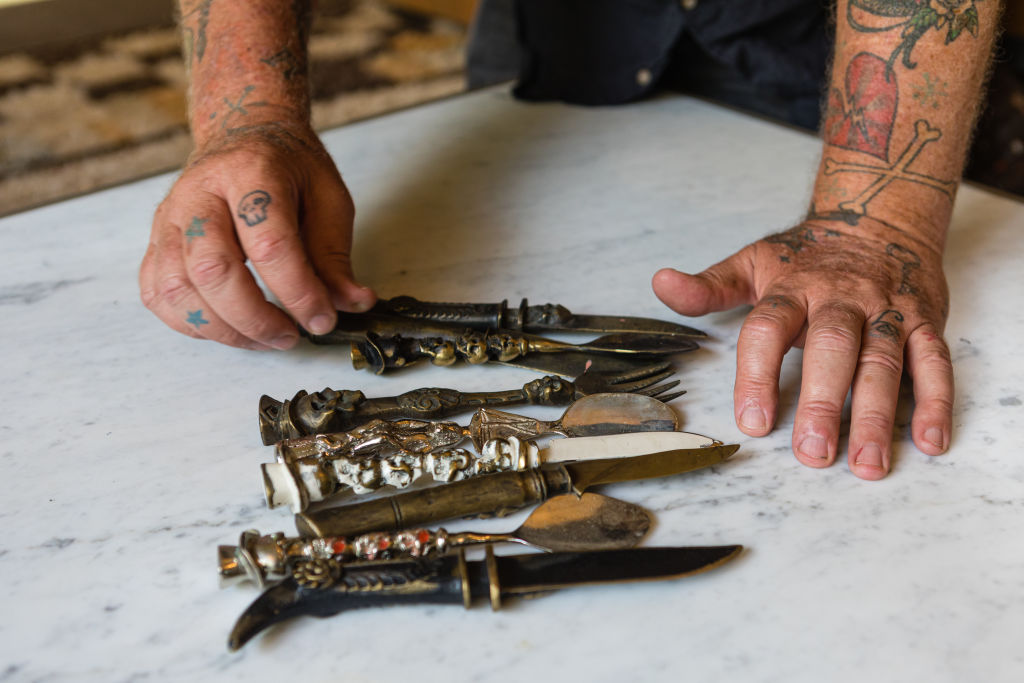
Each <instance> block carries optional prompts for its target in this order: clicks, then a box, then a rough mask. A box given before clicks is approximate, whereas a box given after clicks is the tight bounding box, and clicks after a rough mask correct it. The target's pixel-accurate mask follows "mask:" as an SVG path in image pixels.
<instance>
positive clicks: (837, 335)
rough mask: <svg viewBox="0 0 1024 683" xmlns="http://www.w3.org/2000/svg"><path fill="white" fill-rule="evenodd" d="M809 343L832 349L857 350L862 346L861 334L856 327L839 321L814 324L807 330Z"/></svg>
mask: <svg viewBox="0 0 1024 683" xmlns="http://www.w3.org/2000/svg"><path fill="white" fill-rule="evenodd" d="M807 339H808V345H810V344H812V343H813V344H814V346H817V347H820V348H823V349H826V350H831V351H846V352H849V351H855V350H856V349H857V348H859V347H860V334H859V330H858V329H857V328H856V327H851V326H846V325H844V324H842V323H837V322H826V323H819V324H817V325H813V326H811V327H810V329H809V330H808V331H807Z"/></svg>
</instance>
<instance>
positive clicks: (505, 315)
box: [374, 296, 572, 330]
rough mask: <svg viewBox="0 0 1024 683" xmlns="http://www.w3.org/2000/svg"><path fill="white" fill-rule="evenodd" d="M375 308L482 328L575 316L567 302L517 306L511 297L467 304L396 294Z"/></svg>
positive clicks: (555, 322) (552, 322) (548, 323)
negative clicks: (498, 300) (484, 302)
mask: <svg viewBox="0 0 1024 683" xmlns="http://www.w3.org/2000/svg"><path fill="white" fill-rule="evenodd" d="M374 310H376V311H377V312H381V313H390V314H392V315H401V316H405V317H406V318H415V319H417V320H430V321H432V322H439V323H448V324H457V325H465V326H466V327H472V328H475V329H480V330H488V329H495V328H501V329H505V330H523V329H528V328H530V327H531V326H536V325H543V326H544V327H547V328H556V327H558V326H559V324H561V323H564V322H565V321H568V320H569V319H570V318H571V317H572V313H571V312H570V311H569V309H567V308H565V307H564V306H559V305H558V304H544V305H543V306H530V305H529V304H528V303H527V301H526V299H523V300H522V302H520V304H519V307H518V308H509V306H508V299H505V300H504V301H502V302H501V303H500V304H464V303H435V302H430V301H419V300H418V299H414V298H413V297H411V296H396V297H394V298H393V299H382V300H380V301H378V302H377V308H375V309H374Z"/></svg>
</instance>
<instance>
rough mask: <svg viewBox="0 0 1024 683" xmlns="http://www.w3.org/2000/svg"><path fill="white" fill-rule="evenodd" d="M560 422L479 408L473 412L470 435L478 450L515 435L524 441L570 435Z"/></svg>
mask: <svg viewBox="0 0 1024 683" xmlns="http://www.w3.org/2000/svg"><path fill="white" fill-rule="evenodd" d="M560 427H561V424H560V423H559V422H545V421H543V420H536V419H534V418H532V417H526V416H525V415H516V414H515V413H506V412H504V411H501V410H494V409H493V408H479V409H478V410H477V411H476V412H475V413H473V419H472V420H470V422H469V429H467V430H466V431H468V432H469V437H470V438H471V439H472V440H473V445H474V446H475V447H476V448H477V450H481V449H482V448H483V447H484V445H485V444H486V443H487V442H488V441H493V440H494V439H508V438H511V437H515V438H517V439H521V440H523V441H526V440H530V439H536V438H537V437H538V436H541V435H543V434H560V435H562V436H568V434H566V433H565V432H564V431H562V430H561V429H560Z"/></svg>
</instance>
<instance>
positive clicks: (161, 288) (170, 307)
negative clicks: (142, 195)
mask: <svg viewBox="0 0 1024 683" xmlns="http://www.w3.org/2000/svg"><path fill="white" fill-rule="evenodd" d="M158 218H159V216H158ZM154 233H155V234H157V233H158V237H157V238H156V239H155V240H154V241H153V242H151V243H150V245H149V249H147V251H146V255H145V257H144V258H143V262H142V267H141V268H140V269H139V291H140V293H141V296H142V303H143V304H145V306H146V308H148V309H149V310H151V311H152V312H153V313H154V314H155V315H156V316H157V317H158V318H160V320H162V321H163V322H164V323H165V324H166V325H167V326H168V327H170V328H171V329H174V330H176V331H178V332H181V333H182V334H185V335H188V336H190V337H195V338H197V339H211V340H214V341H218V342H220V343H222V344H227V345H229V346H236V347H239V348H245V349H258V350H264V349H266V348H268V347H266V346H263V345H262V344H259V343H257V342H254V341H253V340H251V339H248V338H247V337H245V336H243V335H241V334H240V333H239V332H237V331H236V330H235V329H233V328H232V327H231V326H230V325H227V324H226V323H225V322H224V321H223V320H221V318H220V317H219V316H217V315H216V314H215V313H214V312H213V311H212V309H210V307H209V306H208V305H207V304H206V303H205V302H204V301H203V299H202V297H201V296H199V293H198V292H197V291H196V289H195V287H194V286H193V285H192V283H191V282H190V281H189V279H188V275H187V273H186V272H185V264H184V257H183V252H182V231H180V230H179V228H178V227H177V226H176V225H174V224H171V223H165V224H164V225H162V226H161V227H160V228H159V230H154Z"/></svg>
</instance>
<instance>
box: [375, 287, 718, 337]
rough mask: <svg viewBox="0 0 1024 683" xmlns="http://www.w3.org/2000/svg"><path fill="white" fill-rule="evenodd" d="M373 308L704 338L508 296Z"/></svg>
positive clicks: (491, 325)
mask: <svg viewBox="0 0 1024 683" xmlns="http://www.w3.org/2000/svg"><path fill="white" fill-rule="evenodd" d="M373 311H374V312H379V313H389V314H392V315H400V316H404V317H406V318H415V319H418V320H431V321H435V322H445V323H456V324H459V325H465V326H467V327H472V328H474V329H478V330H486V329H495V328H502V329H507V330H523V331H524V332H543V331H549V330H550V331H564V332H599V333H613V332H653V333H656V334H670V335H677V336H682V337H697V338H705V337H707V334H705V333H704V332H702V331H700V330H698V329H695V328H693V327H687V326H686V325H679V324H677V323H672V322H667V321H664V320H655V319H653V318H637V317H629V316H613V315H579V314H576V313H573V312H572V311H570V310H569V309H568V308H566V307H565V306H559V305H558V304H543V305H541V306H530V305H529V303H528V302H527V300H526V299H523V300H522V302H520V304H519V307H518V308H509V305H508V299H505V300H504V301H502V302H501V303H500V304H463V303H438V302H431V301H419V300H417V299H414V298H413V297H411V296H397V297H394V298H392V299H381V300H379V301H378V302H377V305H376V306H375V307H374V308H373Z"/></svg>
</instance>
